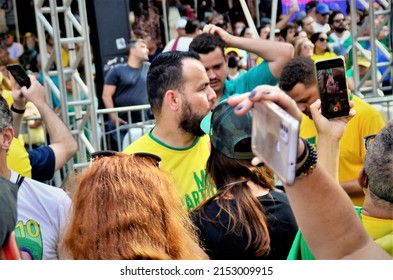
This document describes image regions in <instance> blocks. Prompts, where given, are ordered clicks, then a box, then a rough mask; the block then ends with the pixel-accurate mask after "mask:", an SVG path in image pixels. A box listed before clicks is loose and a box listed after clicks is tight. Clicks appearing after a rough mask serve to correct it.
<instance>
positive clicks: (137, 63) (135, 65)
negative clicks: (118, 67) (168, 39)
mask: <svg viewBox="0 0 393 280" xmlns="http://www.w3.org/2000/svg"><path fill="white" fill-rule="evenodd" d="M127 64H128V65H129V66H130V67H132V68H140V67H141V66H142V64H143V61H141V60H137V59H134V58H132V57H130V58H128V61H127Z"/></svg>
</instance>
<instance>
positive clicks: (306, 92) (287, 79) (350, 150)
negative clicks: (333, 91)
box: [279, 57, 386, 206]
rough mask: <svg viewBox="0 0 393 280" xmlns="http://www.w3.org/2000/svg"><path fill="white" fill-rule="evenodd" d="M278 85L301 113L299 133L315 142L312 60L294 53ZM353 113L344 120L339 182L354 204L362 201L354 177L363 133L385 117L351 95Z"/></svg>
mask: <svg viewBox="0 0 393 280" xmlns="http://www.w3.org/2000/svg"><path fill="white" fill-rule="evenodd" d="M279 87H280V88H281V89H282V90H284V91H285V92H286V93H287V94H288V95H289V96H290V97H291V98H292V99H294V100H295V101H296V103H297V106H298V107H299V109H300V110H301V111H302V112H303V113H304V114H305V115H307V116H303V119H302V123H301V126H300V136H301V137H302V138H304V139H306V140H307V141H309V142H311V143H312V144H314V145H315V144H316V143H317V130H316V128H315V126H314V123H313V121H312V120H311V118H310V117H311V113H310V105H311V104H312V103H313V102H315V101H316V100H317V99H318V85H317V80H316V75H315V70H314V62H313V60H312V59H310V58H305V57H295V58H293V59H292V60H290V61H289V62H288V64H287V65H286V66H285V67H284V69H283V71H282V74H281V77H280V82H279ZM351 100H352V101H353V102H354V104H355V107H354V109H355V110H356V115H355V117H353V119H352V120H351V121H350V122H349V123H348V126H347V128H346V130H345V133H344V135H343V137H342V139H341V141H340V157H339V171H338V175H339V182H340V184H341V186H342V187H343V188H344V190H345V191H346V192H347V194H348V195H349V196H350V197H351V199H352V202H353V203H354V205H357V206H361V205H362V204H363V199H364V194H363V191H362V189H361V187H360V185H359V182H358V180H357V177H358V175H359V171H360V169H361V168H362V166H363V164H364V155H365V150H364V147H363V137H364V136H367V135H370V134H375V133H378V132H379V130H380V129H382V128H383V127H384V126H385V124H386V121H385V119H384V117H383V115H382V114H381V113H380V112H379V111H378V110H376V109H375V108H374V107H372V106H371V105H369V104H368V103H366V102H365V101H363V100H362V99H360V98H359V97H356V96H351Z"/></svg>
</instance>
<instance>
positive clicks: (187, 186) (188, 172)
mask: <svg viewBox="0 0 393 280" xmlns="http://www.w3.org/2000/svg"><path fill="white" fill-rule="evenodd" d="M209 141H210V139H209V136H207V135H205V136H202V137H198V138H197V139H196V140H195V142H194V143H193V144H192V145H191V146H189V147H187V148H183V149H179V148H173V147H170V146H168V145H166V144H165V143H163V142H161V141H160V140H158V139H157V138H155V137H154V136H153V135H152V134H151V132H149V133H148V134H145V135H143V136H142V137H141V138H139V139H138V140H136V141H135V142H133V143H132V144H131V145H129V146H128V147H127V148H126V149H124V151H123V153H125V154H132V153H136V152H146V153H151V154H155V155H158V156H159V157H161V166H160V168H162V169H163V170H165V171H167V172H168V173H169V174H170V175H172V176H173V180H174V182H175V184H176V185H177V189H178V191H179V194H180V197H181V200H182V203H183V205H184V206H185V207H186V208H187V210H188V211H191V210H192V209H194V208H196V207H197V206H198V205H199V204H200V203H201V202H202V201H203V200H204V198H205V196H206V193H207V191H208V192H209V196H210V195H211V194H212V192H213V190H210V188H209V190H208V188H207V187H206V185H205V168H206V162H207V159H208V158H209V155H210V148H209Z"/></svg>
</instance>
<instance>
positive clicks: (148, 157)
mask: <svg viewBox="0 0 393 280" xmlns="http://www.w3.org/2000/svg"><path fill="white" fill-rule="evenodd" d="M118 153H119V152H116V151H111V150H106V151H97V152H94V153H92V154H91V155H90V158H91V161H94V160H96V159H98V158H102V157H112V156H114V155H116V154H118ZM131 155H133V156H134V157H137V158H140V159H142V160H147V161H149V162H150V163H152V164H153V165H154V166H156V167H160V164H161V158H160V157H159V156H157V155H154V154H150V153H134V154H131Z"/></svg>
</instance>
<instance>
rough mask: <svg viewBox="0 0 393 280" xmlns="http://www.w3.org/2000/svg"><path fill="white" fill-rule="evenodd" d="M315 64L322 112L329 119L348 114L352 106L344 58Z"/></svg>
mask: <svg viewBox="0 0 393 280" xmlns="http://www.w3.org/2000/svg"><path fill="white" fill-rule="evenodd" d="M315 66H316V73H317V79H318V88H319V95H320V98H321V103H322V105H321V107H322V108H321V110H322V114H323V115H324V116H325V117H326V118H328V119H332V118H339V117H344V116H347V115H348V114H349V109H350V108H349V99H348V90H347V80H346V74H345V64H344V60H343V59H342V58H341V57H338V58H334V59H329V60H321V61H317V62H316V63H315Z"/></svg>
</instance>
